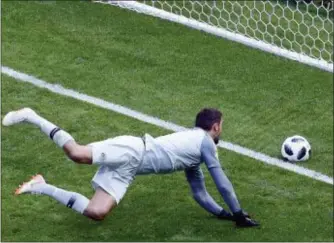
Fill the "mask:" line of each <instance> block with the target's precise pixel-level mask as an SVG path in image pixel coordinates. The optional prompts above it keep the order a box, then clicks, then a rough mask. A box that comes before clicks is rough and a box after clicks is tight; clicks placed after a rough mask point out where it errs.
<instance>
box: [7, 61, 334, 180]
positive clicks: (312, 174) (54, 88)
mask: <svg viewBox="0 0 334 243" xmlns="http://www.w3.org/2000/svg"><path fill="white" fill-rule="evenodd" d="M1 72H2V73H3V74H5V75H7V76H9V77H12V78H14V79H16V80H18V81H21V82H26V83H30V84H33V85H35V86H37V87H39V88H43V89H47V90H49V91H51V92H53V93H56V94H60V95H62V96H67V97H71V98H74V99H77V100H80V101H83V102H86V103H90V104H93V105H95V106H98V107H102V108H105V109H108V110H111V111H114V112H117V113H120V114H123V115H125V116H129V117H132V118H135V119H137V120H140V121H142V122H146V123H149V124H152V125H155V126H158V127H161V128H165V129H167V130H171V131H174V132H176V131H182V130H186V129H187V128H185V127H182V126H179V125H176V124H174V123H172V122H168V121H164V120H161V119H159V118H157V117H153V116H149V115H146V114H144V113H141V112H138V111H135V110H133V109H129V108H127V107H125V106H121V105H118V104H115V103H112V102H109V101H105V100H102V99H100V98H96V97H93V96H89V95H86V94H83V93H80V92H77V91H75V90H72V89H67V88H65V87H63V86H62V85H59V84H50V83H47V82H46V81H43V80H41V79H38V78H36V77H34V76H31V75H28V74H25V73H22V72H18V71H15V70H14V69H11V68H9V67H6V66H1ZM218 146H219V147H221V148H224V149H227V150H230V151H233V152H236V153H238V154H241V155H244V156H247V157H250V158H252V159H255V160H258V161H261V162H263V163H266V164H269V165H273V166H277V167H280V168H282V169H285V170H288V171H292V172H295V173H297V174H300V175H304V176H307V177H309V178H312V179H315V180H318V181H322V182H325V183H327V184H331V185H333V184H334V183H333V177H329V176H327V175H324V174H322V173H320V172H317V171H314V170H311V169H307V168H304V167H302V166H299V165H296V164H291V163H286V162H284V161H282V160H280V159H277V158H273V157H270V156H268V155H266V154H264V153H260V152H256V151H254V150H251V149H248V148H245V147H242V146H239V145H236V144H233V143H230V142H226V141H220V142H219V144H218Z"/></svg>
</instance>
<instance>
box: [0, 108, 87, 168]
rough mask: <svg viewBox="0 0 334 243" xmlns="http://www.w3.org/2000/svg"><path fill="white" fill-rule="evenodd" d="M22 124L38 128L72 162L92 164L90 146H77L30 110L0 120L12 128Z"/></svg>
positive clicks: (19, 111) (7, 115)
mask: <svg viewBox="0 0 334 243" xmlns="http://www.w3.org/2000/svg"><path fill="white" fill-rule="evenodd" d="M22 122H25V123H30V124H33V125H35V126H37V127H39V128H40V130H41V131H42V132H43V133H44V134H45V135H47V136H48V137H49V138H51V139H52V140H53V141H54V143H55V144H57V146H58V147H60V148H62V149H63V150H64V152H65V153H66V154H67V156H68V157H69V158H70V159H71V160H73V161H74V162H77V163H82V164H91V163H92V149H91V147H90V146H86V145H79V144H77V143H76V141H75V140H74V138H73V137H72V136H71V135H70V134H69V133H67V132H66V131H64V130H62V129H60V128H59V127H58V126H57V125H55V124H53V123H52V122H50V121H48V120H47V119H45V118H43V117H42V116H40V115H38V114H37V113H36V112H35V111H34V110H32V109H30V108H23V109H20V110H17V111H11V112H9V113H7V114H6V115H5V117H4V118H3V120H2V124H3V125H4V126H12V125H15V124H19V123H22Z"/></svg>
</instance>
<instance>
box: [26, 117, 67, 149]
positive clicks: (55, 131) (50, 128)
mask: <svg viewBox="0 0 334 243" xmlns="http://www.w3.org/2000/svg"><path fill="white" fill-rule="evenodd" d="M27 120H28V121H29V122H30V123H32V124H35V125H36V126H38V127H39V128H40V129H41V131H42V132H43V133H45V134H46V135H47V136H48V137H50V138H51V139H52V140H53V141H54V142H55V143H56V144H57V145H58V146H59V147H61V148H62V147H63V146H64V145H65V144H66V143H67V142H69V141H73V140H74V139H73V137H72V136H71V135H70V134H69V133H67V132H65V131H64V130H61V129H60V128H59V127H58V126H56V125H55V124H53V123H52V122H49V121H48V120H46V119H45V118H43V117H41V116H39V115H37V114H36V115H33V116H29V117H28V119H27Z"/></svg>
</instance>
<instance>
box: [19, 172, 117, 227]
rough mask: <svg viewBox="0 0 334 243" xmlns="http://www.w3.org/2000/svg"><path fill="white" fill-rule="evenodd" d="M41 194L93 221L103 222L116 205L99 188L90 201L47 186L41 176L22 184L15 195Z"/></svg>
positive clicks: (110, 197) (113, 200)
mask: <svg viewBox="0 0 334 243" xmlns="http://www.w3.org/2000/svg"><path fill="white" fill-rule="evenodd" d="M25 193H30V194H42V195H47V196H50V197H52V198H54V199H55V200H57V201H58V202H60V203H61V204H63V205H65V206H67V207H69V208H72V209H73V210H74V211H76V212H78V213H80V214H83V215H85V216H86V217H88V218H91V219H93V220H99V221H100V220H103V219H104V218H105V216H106V215H107V214H108V213H109V212H110V211H111V210H112V209H113V208H114V207H115V206H116V205H117V203H116V200H115V199H114V198H113V196H111V195H110V194H108V193H107V192H106V191H104V190H103V189H101V188H100V187H98V188H96V191H95V194H94V196H93V197H92V199H90V200H89V199H88V198H87V197H85V196H83V195H81V194H79V193H76V192H72V191H67V190H64V189H61V188H58V187H55V186H53V185H51V184H47V183H46V182H45V180H44V178H43V176H42V175H36V176H34V177H32V179H31V180H30V181H28V182H26V183H23V184H22V185H21V186H20V187H19V188H18V189H16V191H15V194H16V195H20V194H25Z"/></svg>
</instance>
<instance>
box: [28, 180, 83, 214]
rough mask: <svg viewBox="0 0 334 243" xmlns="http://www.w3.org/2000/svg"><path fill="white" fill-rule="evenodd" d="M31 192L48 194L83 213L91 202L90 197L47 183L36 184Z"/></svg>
mask: <svg viewBox="0 0 334 243" xmlns="http://www.w3.org/2000/svg"><path fill="white" fill-rule="evenodd" d="M31 192H32V193H38V194H43V195H48V196H50V197H52V198H54V199H56V200H57V201H58V202H60V203H62V204H64V205H66V206H67V207H69V208H72V209H73V210H75V211H76V212H78V213H81V214H83V212H84V211H85V209H86V208H87V206H88V204H89V199H88V198H86V197H85V196H83V195H81V194H79V193H76V192H70V191H66V190H64V189H61V188H58V187H55V186H53V185H50V184H47V183H41V184H36V185H34V186H33V189H32V190H31Z"/></svg>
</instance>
